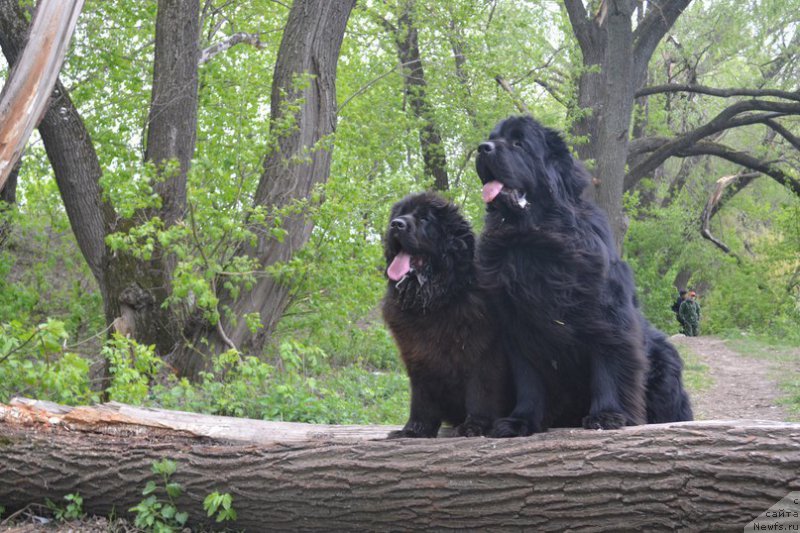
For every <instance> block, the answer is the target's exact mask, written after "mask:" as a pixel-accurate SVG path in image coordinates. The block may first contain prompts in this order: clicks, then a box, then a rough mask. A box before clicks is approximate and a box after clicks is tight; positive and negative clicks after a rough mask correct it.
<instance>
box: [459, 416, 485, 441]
mask: <svg viewBox="0 0 800 533" xmlns="http://www.w3.org/2000/svg"><path fill="white" fill-rule="evenodd" d="M455 431H456V435H458V436H459V437H482V436H483V435H485V433H486V432H485V431H484V426H483V425H482V424H480V423H479V422H476V421H475V420H470V419H467V420H465V421H464V423H462V424H459V425H457V426H456V428H455Z"/></svg>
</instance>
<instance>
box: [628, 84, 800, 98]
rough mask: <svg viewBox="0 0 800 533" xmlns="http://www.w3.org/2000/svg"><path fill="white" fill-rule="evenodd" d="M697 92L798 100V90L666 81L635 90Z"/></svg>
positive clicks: (640, 93) (645, 93) (640, 92)
mask: <svg viewBox="0 0 800 533" xmlns="http://www.w3.org/2000/svg"><path fill="white" fill-rule="evenodd" d="M677 92H687V93H698V94H707V95H709V96H719V97H722V98H729V97H731V96H753V97H756V98H758V97H765V96H774V97H776V98H785V99H786V100H794V101H798V102H800V91H794V92H790V91H779V90H777V89H740V88H734V89H718V88H716V87H706V86H704V85H692V84H681V83H666V84H664V85H654V86H652V87H645V88H643V89H640V90H638V91H636V96H637V97H641V96H649V95H651V94H660V93H677Z"/></svg>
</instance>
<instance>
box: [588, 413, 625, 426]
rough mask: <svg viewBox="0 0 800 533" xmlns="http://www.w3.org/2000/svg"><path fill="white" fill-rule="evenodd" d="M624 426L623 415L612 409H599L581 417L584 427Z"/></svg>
mask: <svg viewBox="0 0 800 533" xmlns="http://www.w3.org/2000/svg"><path fill="white" fill-rule="evenodd" d="M623 426H625V415H623V414H622V413H617V412H614V411H600V412H599V413H596V414H593V415H588V416H585V417H584V418H583V427H584V428H585V429H620V428H621V427H623Z"/></svg>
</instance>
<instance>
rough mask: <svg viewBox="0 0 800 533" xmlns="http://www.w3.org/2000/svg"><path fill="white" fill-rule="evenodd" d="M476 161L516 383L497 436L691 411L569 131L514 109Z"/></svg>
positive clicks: (485, 284)
mask: <svg viewBox="0 0 800 533" xmlns="http://www.w3.org/2000/svg"><path fill="white" fill-rule="evenodd" d="M476 165H477V170H478V175H479V176H480V178H481V181H482V182H483V184H484V188H483V193H484V201H486V202H487V214H486V225H485V228H484V231H483V233H482V235H481V239H480V243H479V246H478V271H479V280H480V284H481V287H482V288H483V289H484V290H485V291H486V292H487V294H489V295H491V301H492V306H491V311H492V314H493V315H495V316H496V317H497V318H498V319H499V320H500V323H501V326H500V328H501V339H502V344H503V349H504V351H505V352H506V353H507V354H508V358H509V363H510V367H511V369H512V374H513V377H514V384H515V389H516V391H517V392H516V405H515V407H514V409H513V412H512V413H511V414H510V415H509V416H508V417H506V418H503V419H500V420H498V421H496V422H495V424H494V427H493V429H492V435H493V436H497V437H513V436H519V435H528V434H531V433H535V432H540V431H544V430H546V429H547V428H548V427H553V426H583V427H585V428H596V429H616V428H620V427H621V426H624V425H635V424H642V423H644V422H646V421H650V422H665V421H676V420H690V419H691V408H690V407H689V403H688V397H687V396H686V393H685V391H684V390H683V386H682V383H681V361H680V357H679V356H678V354H677V352H676V351H675V349H674V348H673V347H672V346H671V345H669V343H668V342H667V341H666V338H664V336H663V334H661V333H660V332H658V331H657V330H655V329H653V328H652V327H651V326H650V325H649V324H648V323H647V321H646V320H645V319H644V317H643V316H642V314H641V312H640V310H639V309H638V308H637V305H636V296H635V287H634V282H633V275H632V272H631V270H630V268H629V267H628V265H626V264H625V263H624V262H623V261H622V260H621V259H620V257H619V255H618V253H617V251H616V247H615V244H614V240H613V237H612V233H611V230H610V228H609V225H608V221H607V219H606V216H605V214H604V213H603V212H602V211H601V210H600V209H599V208H598V207H596V206H595V205H594V204H592V203H590V202H588V201H585V200H583V199H582V198H581V193H582V192H583V190H584V189H585V187H586V186H587V185H588V175H587V173H586V171H585V170H584V168H583V167H582V165H581V164H580V163H579V162H577V161H576V160H575V159H573V157H572V155H571V154H570V152H569V149H568V148H567V146H566V144H565V143H564V141H563V139H562V138H561V136H560V135H559V134H558V133H557V132H555V131H553V130H550V129H548V128H545V127H543V126H541V125H540V124H539V123H538V122H536V121H535V120H533V119H532V118H530V117H511V118H509V119H506V120H504V121H502V122H501V123H500V124H498V125H497V127H496V128H495V129H494V131H493V132H492V133H491V135H490V137H489V140H488V141H486V142H484V143H481V145H480V147H479V151H478V156H477V160H476Z"/></svg>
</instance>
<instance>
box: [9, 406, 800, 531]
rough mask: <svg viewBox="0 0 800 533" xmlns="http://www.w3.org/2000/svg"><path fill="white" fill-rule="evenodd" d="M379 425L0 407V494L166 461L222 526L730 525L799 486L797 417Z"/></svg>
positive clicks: (105, 504) (118, 480) (102, 499)
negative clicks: (483, 428) (539, 428)
mask: <svg viewBox="0 0 800 533" xmlns="http://www.w3.org/2000/svg"><path fill="white" fill-rule="evenodd" d="M391 429H395V428H390V427H381V426H314V425H309V424H291V423H278V422H264V421H257V420H244V419H231V418H226V417H211V416H205V415H197V414H191V413H179V412H175V411H161V410H154V409H143V408H135V407H131V406H126V405H121V404H107V405H103V406H96V407H79V408H65V407H61V406H56V405H53V404H48V403H43V402H35V401H30V400H16V401H13V402H12V403H11V404H10V405H2V404H0V504H2V505H5V506H6V508H7V509H8V510H15V509H18V508H20V507H23V506H25V505H26V504H29V503H31V502H41V501H44V499H45V498H50V499H52V500H56V499H59V498H61V497H63V496H64V495H66V494H70V493H79V494H80V495H81V496H83V499H84V509H85V510H86V511H87V512H90V513H93V514H103V515H107V514H108V513H111V512H112V511H115V512H116V513H117V514H123V513H124V512H125V511H126V510H127V509H129V508H130V507H132V506H133V505H135V504H137V503H138V502H139V501H141V500H142V499H143V497H142V495H141V491H142V488H143V487H144V486H145V484H146V483H147V481H148V480H150V479H152V478H153V475H152V473H151V471H150V466H151V464H152V463H153V462H154V461H157V460H160V459H162V458H168V459H172V460H174V461H176V462H177V464H178V470H177V472H176V474H175V475H174V476H173V479H174V481H176V482H178V483H180V484H181V486H182V487H183V489H184V494H183V495H182V496H181V498H180V500H179V501H178V506H179V509H180V510H183V511H186V512H188V513H189V514H190V521H191V522H192V523H195V524H197V523H202V522H203V521H204V520H205V514H204V512H203V509H202V500H203V499H204V498H205V496H207V495H208V494H209V493H211V492H212V491H215V490H217V491H220V492H229V493H230V494H232V495H233V507H234V508H235V509H236V511H237V513H238V521H237V522H235V523H233V524H232V527H234V528H236V529H246V530H251V531H264V530H281V529H292V530H297V529H302V530H315V529H319V530H328V531H330V530H355V529H366V530H376V529H391V530H410V529H451V528H452V529H486V528H489V529H515V528H525V529H532V530H541V531H550V530H553V531H563V530H566V529H589V530H615V531H618V530H627V529H644V530H662V529H663V530H672V529H690V530H698V529H714V530H718V529H739V528H742V527H744V526H745V525H746V524H747V523H748V522H750V521H751V520H753V519H754V518H755V517H756V516H757V515H759V514H760V513H762V512H763V511H765V510H766V509H767V508H769V507H770V506H772V505H773V504H775V503H776V502H777V501H778V500H780V499H781V498H783V497H784V496H786V495H787V493H789V492H791V491H796V490H800V424H788V423H780V422H766V421H760V422H759V421H705V422H684V423H676V424H661V425H650V426H639V427H631V428H626V429H624V430H620V431H586V430H579V429H574V430H566V429H565V430H555V431H551V432H549V433H545V434H541V435H535V436H532V437H529V438H521V439H511V440H493V439H483V438H475V439H463V438H440V439H426V440H414V439H404V440H396V441H387V440H383V437H384V436H385V435H386V433H387V432H388V431H389V430H391Z"/></svg>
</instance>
